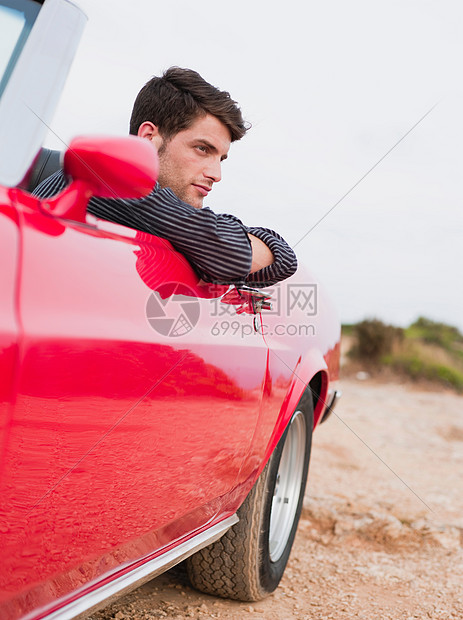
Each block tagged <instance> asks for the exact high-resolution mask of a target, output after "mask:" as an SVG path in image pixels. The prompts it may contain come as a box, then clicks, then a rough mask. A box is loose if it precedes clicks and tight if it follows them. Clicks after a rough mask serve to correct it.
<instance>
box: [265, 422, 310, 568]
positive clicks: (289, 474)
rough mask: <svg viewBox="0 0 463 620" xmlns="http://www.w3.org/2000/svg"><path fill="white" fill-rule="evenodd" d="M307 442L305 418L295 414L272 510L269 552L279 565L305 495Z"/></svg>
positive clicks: (279, 468) (286, 442)
mask: <svg viewBox="0 0 463 620" xmlns="http://www.w3.org/2000/svg"><path fill="white" fill-rule="evenodd" d="M306 442H307V429H306V421H305V416H304V414H303V413H302V411H296V413H295V414H294V416H293V418H292V420H291V423H290V426H289V429H288V434H287V436H286V441H285V445H284V447H283V452H282V454H281V459H280V465H279V467H278V473H277V478H276V483H275V490H274V493H273V499H272V508H271V511H270V528H269V553H270V560H271V561H272V562H278V560H279V559H280V558H281V556H282V555H283V552H284V550H285V548H286V545H287V543H288V539H289V537H290V535H291V530H292V529H293V523H294V519H295V517H296V512H297V506H298V503H299V497H300V494H301V484H302V477H303V474H304V460H305V451H306Z"/></svg>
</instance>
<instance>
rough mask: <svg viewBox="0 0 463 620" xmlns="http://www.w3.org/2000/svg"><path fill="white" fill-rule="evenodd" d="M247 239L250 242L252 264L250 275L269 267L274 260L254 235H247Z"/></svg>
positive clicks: (267, 248)
mask: <svg viewBox="0 0 463 620" xmlns="http://www.w3.org/2000/svg"><path fill="white" fill-rule="evenodd" d="M248 237H249V239H250V241H251V248H252V264H251V271H250V273H254V272H256V271H259V270H260V269H263V268H264V267H268V266H269V265H271V264H272V263H273V262H274V260H275V258H274V256H273V254H272V251H271V250H270V248H269V247H268V246H267V245H265V243H264V242H263V241H261V240H260V239H259V238H258V237H254V235H250V234H249V233H248Z"/></svg>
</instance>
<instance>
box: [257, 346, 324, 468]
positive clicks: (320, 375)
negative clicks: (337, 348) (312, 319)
mask: <svg viewBox="0 0 463 620" xmlns="http://www.w3.org/2000/svg"><path fill="white" fill-rule="evenodd" d="M329 383H330V379H329V372H328V367H327V365H326V362H325V360H324V358H323V356H322V355H321V353H318V352H314V351H311V352H310V354H309V355H307V356H306V358H305V359H304V360H300V361H299V363H298V364H297V366H296V368H295V370H294V372H293V380H292V382H291V385H290V386H289V389H288V391H287V393H286V397H285V399H284V401H283V404H282V406H281V409H280V413H279V415H278V420H277V423H276V425H275V428H274V431H273V433H272V436H271V438H270V440H269V442H268V444H267V449H266V451H265V458H264V460H263V462H262V465H261V470H262V469H263V468H264V466H265V464H266V463H267V461H268V459H269V458H270V455H271V454H272V452H273V450H274V449H275V446H276V445H277V443H278V442H279V441H280V439H281V437H282V435H283V433H284V432H285V429H286V427H287V425H288V423H289V421H290V419H291V416H292V415H293V413H294V411H296V408H297V407H298V405H299V404H300V403H301V401H302V400H303V398H304V395H305V393H306V392H310V393H311V396H312V402H313V414H314V429H315V427H316V426H317V424H318V423H319V422H320V420H321V419H322V417H323V413H324V411H325V407H326V397H327V393H328V388H329ZM259 473H260V472H259Z"/></svg>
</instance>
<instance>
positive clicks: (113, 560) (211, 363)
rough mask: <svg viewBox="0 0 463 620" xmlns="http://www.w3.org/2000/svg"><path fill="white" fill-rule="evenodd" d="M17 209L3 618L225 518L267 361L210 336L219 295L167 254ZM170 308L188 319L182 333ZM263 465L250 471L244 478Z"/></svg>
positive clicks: (109, 231) (236, 342) (33, 205)
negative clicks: (7, 612) (14, 356)
mask: <svg viewBox="0 0 463 620" xmlns="http://www.w3.org/2000/svg"><path fill="white" fill-rule="evenodd" d="M17 196H18V200H17V204H16V208H17V213H18V216H19V223H20V231H21V241H20V247H21V255H20V273H19V277H18V280H17V294H16V312H17V319H18V321H19V324H20V335H19V337H18V342H17V344H18V346H19V359H18V364H17V367H16V376H15V379H14V386H15V389H14V392H15V393H14V407H13V408H12V411H11V416H10V417H9V418H8V421H7V424H6V427H5V429H4V431H5V433H6V435H5V439H4V445H3V460H2V472H1V473H2V478H1V488H0V497H1V503H2V507H1V515H2V527H0V537H1V539H2V549H3V560H2V568H1V569H0V580H1V582H2V584H1V586H2V587H1V590H2V591H3V596H4V605H5V607H4V609H5V610H10V611H11V610H12V609H13V608H14V609H16V608H17V609H20V608H21V609H22V610H23V611H25V610H27V608H28V606H30V605H31V601H32V606H33V607H37V606H40V605H46V604H48V603H49V602H50V601H52V600H56V599H57V598H59V597H61V596H65V595H66V594H67V593H68V592H70V591H72V590H73V589H75V588H76V587H78V586H82V585H85V584H86V583H89V582H91V581H92V580H95V579H98V578H100V577H101V576H102V575H108V574H110V573H111V572H112V571H115V570H117V569H120V568H121V567H126V566H129V565H130V564H131V563H133V562H136V561H139V560H140V559H142V558H147V557H149V556H150V555H152V554H153V553H157V552H160V551H162V550H165V549H168V548H169V547H171V546H172V545H173V544H175V543H177V542H179V541H180V540H182V539H184V538H185V537H188V536H191V535H193V534H194V533H196V532H198V531H200V530H201V529H204V528H205V527H207V526H208V525H210V524H212V523H213V522H214V521H217V520H219V519H221V518H223V517H224V516H227V510H228V509H227V505H228V504H227V503H226V498H227V497H231V496H233V495H234V489H235V487H236V485H237V483H238V481H240V480H242V476H243V474H241V476H240V470H241V469H242V466H243V462H244V461H245V457H246V455H247V453H248V451H249V449H250V446H251V442H252V437H253V434H254V432H255V428H256V424H257V420H258V416H259V407H260V403H261V396H262V393H263V390H264V387H265V386H264V383H265V377H266V364H267V360H268V355H267V353H268V352H267V348H266V346H265V343H264V341H263V339H262V338H261V337H260V336H259V337H256V338H252V339H249V338H246V339H245V338H239V337H238V338H235V339H233V340H231V339H230V338H228V337H226V338H219V337H217V336H216V335H214V333H213V332H212V326H213V324H214V322H215V321H216V319H215V317H214V313H215V311H216V308H217V305H216V302H217V299H218V298H219V296H220V294H221V293H223V290H222V291H216V292H214V290H213V288H211V287H207V286H203V285H201V283H199V282H198V278H197V277H196V275H195V274H194V272H193V270H192V269H191V267H190V266H189V265H188V263H187V262H186V261H185V259H184V258H183V257H182V256H180V255H179V254H177V253H176V252H174V251H173V250H172V248H171V246H170V245H169V244H168V243H167V242H165V241H163V240H161V239H158V238H156V237H151V236H150V235H144V234H141V233H137V232H136V231H132V230H130V229H127V228H124V227H121V226H117V225H113V224H109V223H107V222H97V225H88V224H79V223H76V222H70V221H65V220H59V219H56V218H53V217H51V216H50V215H47V214H45V213H42V212H41V211H40V209H39V208H38V201H37V200H36V199H33V198H32V197H30V196H27V195H25V194H22V193H21V192H18V193H17ZM2 243H3V238H2ZM175 283H177V284H175ZM173 294H174V295H175V297H174V298H173V299H174V300H176V301H175V303H176V304H177V306H178V308H182V309H183V310H185V312H184V313H183V315H182V316H179V317H177V320H176V319H175V316H174V317H173V318H172V317H170V316H169V312H168V310H169V308H171V309H172V308H173V309H174V310H175V307H176V306H175V304H174V305H172V304H173V302H172V295H173ZM214 304H215V305H214ZM188 308H189V309H188ZM1 310H2V312H3V313H4V312H5V308H4V306H3V305H2V308H1ZM169 311H170V310H169ZM10 314H11V312H10ZM174 314H175V313H174ZM185 317H186V319H187V327H188V321H189V327H190V328H191V329H190V330H189V331H188V329H185V328H184V329H183V334H182V333H179V332H182V321H181V320H179V319H181V318H183V320H185ZM10 318H11V317H10ZM237 320H239V321H240V324H241V325H246V326H251V325H252V321H253V317H252V316H250V315H246V314H245V315H242V316H240V317H238V318H237ZM169 321H171V328H169V329H168V328H167V327H166V326H168V322H169ZM174 322H176V323H178V325H177V332H173V331H172V327H173V323H174ZM183 326H184V327H185V325H184V323H183ZM259 465H260V463H259V462H258V461H257V460H256V461H255V462H253V463H251V464H249V463H247V468H246V471H247V473H246V476H249V474H250V471H253V470H254V471H256V470H257V468H258V467H259ZM228 514H230V511H229V510H228ZM13 598H15V599H16V602H12V599H13ZM8 599H11V603H8V602H7V601H8ZM13 616H14V614H13Z"/></svg>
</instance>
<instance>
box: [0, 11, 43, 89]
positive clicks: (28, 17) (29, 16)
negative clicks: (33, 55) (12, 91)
mask: <svg viewBox="0 0 463 620" xmlns="http://www.w3.org/2000/svg"><path fill="white" fill-rule="evenodd" d="M42 4H43V0H2V1H1V2H0V17H1V15H2V9H3V8H6V9H10V10H11V11H12V13H18V14H22V15H24V24H23V26H22V29H21V32H20V34H19V36H18V38H17V40H16V43H15V45H14V48H13V50H12V51H11V54H10V57H9V59H8V61H7V64H6V67H5V70H4V72H3V75H2V76H1V77H0V98H1V96H2V94H3V92H4V91H5V88H6V86H7V84H8V82H9V80H10V78H11V75H12V73H13V69H14V67H15V65H16V63H17V62H18V59H19V56H20V55H21V52H22V50H23V48H24V45H25V44H26V41H27V39H28V37H29V35H30V32H31V30H32V26H33V25H34V23H35V20H36V19H37V16H38V14H39V12H40V9H41V8H42Z"/></svg>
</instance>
